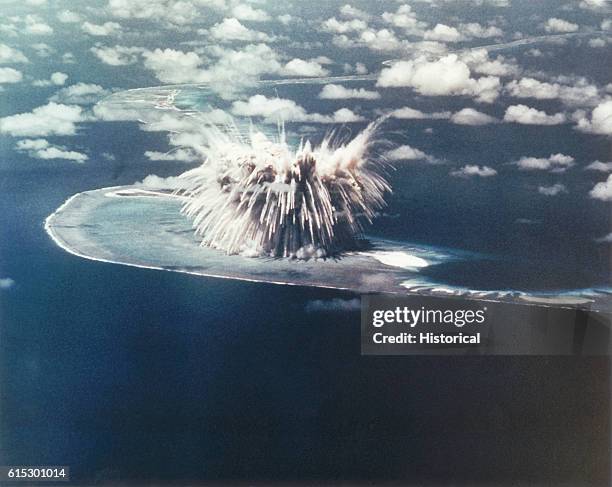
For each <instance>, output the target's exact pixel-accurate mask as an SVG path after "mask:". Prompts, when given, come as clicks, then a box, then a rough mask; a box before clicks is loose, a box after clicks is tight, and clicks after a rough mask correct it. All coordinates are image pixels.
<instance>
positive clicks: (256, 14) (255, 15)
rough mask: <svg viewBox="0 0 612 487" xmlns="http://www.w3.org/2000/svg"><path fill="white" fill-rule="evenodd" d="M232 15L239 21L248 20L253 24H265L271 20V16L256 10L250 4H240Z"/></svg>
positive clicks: (233, 10)
mask: <svg viewBox="0 0 612 487" xmlns="http://www.w3.org/2000/svg"><path fill="white" fill-rule="evenodd" d="M232 14H233V15H234V17H236V18H237V19H238V20H247V21H251V22H265V21H266V20H270V16H269V15H268V14H267V13H266V12H264V11H263V10H261V9H256V8H253V7H251V6H250V5H248V4H245V3H243V4H239V5H236V6H235V7H234V8H233V9H232Z"/></svg>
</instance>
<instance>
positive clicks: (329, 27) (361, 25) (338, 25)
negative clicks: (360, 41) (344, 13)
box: [322, 17, 368, 34]
mask: <svg viewBox="0 0 612 487" xmlns="http://www.w3.org/2000/svg"><path fill="white" fill-rule="evenodd" d="M322 27H323V30H325V31H327V32H333V33H335V34H346V33H348V32H360V31H363V30H366V29H367V28H368V24H367V23H366V22H364V21H363V20H360V19H353V20H338V19H337V18H335V17H332V18H330V19H327V20H326V21H325V22H323V24H322Z"/></svg>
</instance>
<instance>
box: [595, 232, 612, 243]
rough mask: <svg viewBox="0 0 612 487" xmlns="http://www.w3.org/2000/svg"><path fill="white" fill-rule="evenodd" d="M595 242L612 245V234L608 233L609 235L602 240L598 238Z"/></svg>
mask: <svg viewBox="0 0 612 487" xmlns="http://www.w3.org/2000/svg"><path fill="white" fill-rule="evenodd" d="M595 242H598V243H612V232H610V233H608V235H605V236H603V237H601V238H596V239H595Z"/></svg>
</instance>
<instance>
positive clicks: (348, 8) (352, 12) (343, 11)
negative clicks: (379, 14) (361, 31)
mask: <svg viewBox="0 0 612 487" xmlns="http://www.w3.org/2000/svg"><path fill="white" fill-rule="evenodd" d="M340 15H342V16H343V17H348V18H356V19H363V20H368V19H369V18H370V14H369V13H367V12H364V11H363V10H361V9H359V8H357V7H353V6H352V5H349V4H348V3H347V4H345V5H343V6H342V7H340Z"/></svg>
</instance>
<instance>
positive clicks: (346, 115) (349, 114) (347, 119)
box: [310, 108, 365, 123]
mask: <svg viewBox="0 0 612 487" xmlns="http://www.w3.org/2000/svg"><path fill="white" fill-rule="evenodd" d="M310 116H311V117H313V119H312V121H313V122H317V121H318V122H319V123H355V122H364V121H365V118H364V117H362V116H361V115H358V114H356V113H355V112H353V110H350V109H349V108H340V109H339V110H336V111H335V112H334V113H333V115H332V116H331V117H330V116H323V117H321V116H320V115H319V114H316V113H314V114H312V115H310Z"/></svg>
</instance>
